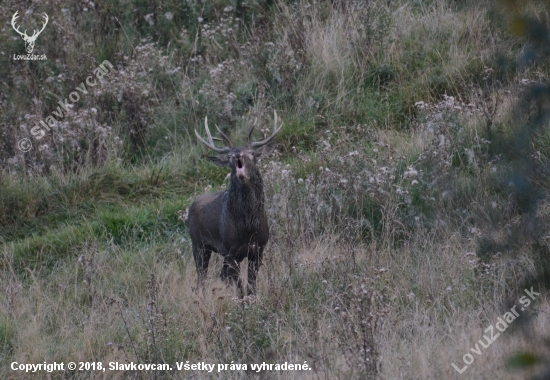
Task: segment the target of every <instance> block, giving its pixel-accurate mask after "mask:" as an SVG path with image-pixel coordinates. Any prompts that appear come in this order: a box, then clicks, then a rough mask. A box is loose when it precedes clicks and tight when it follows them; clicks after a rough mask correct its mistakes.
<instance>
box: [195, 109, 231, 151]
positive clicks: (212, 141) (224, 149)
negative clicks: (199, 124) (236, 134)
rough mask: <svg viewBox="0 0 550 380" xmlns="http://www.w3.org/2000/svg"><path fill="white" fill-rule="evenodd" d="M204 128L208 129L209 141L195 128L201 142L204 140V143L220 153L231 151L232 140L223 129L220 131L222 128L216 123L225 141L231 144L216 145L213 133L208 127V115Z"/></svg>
mask: <svg viewBox="0 0 550 380" xmlns="http://www.w3.org/2000/svg"><path fill="white" fill-rule="evenodd" d="M204 129H206V135H207V136H208V142H207V141H205V140H204V139H203V138H202V137H201V136H200V135H199V133H198V132H197V130H196V129H195V135H197V138H198V139H199V140H200V142H202V143H203V144H204V145H206V146H207V147H209V148H210V149H212V150H213V151H214V152H216V153H220V154H221V153H229V152H230V151H231V140H229V138H228V137H227V136H226V135H225V134H224V133H223V132H222V131H220V129H219V128H218V126H217V125H216V129H217V130H218V132H220V134H221V135H222V137H223V138H224V139H225V141H226V142H227V143H228V144H229V146H228V147H225V148H217V147H216V145H214V140H213V138H212V134H211V133H210V129H208V116H206V117H205V118H204ZM216 140H219V139H218V138H216Z"/></svg>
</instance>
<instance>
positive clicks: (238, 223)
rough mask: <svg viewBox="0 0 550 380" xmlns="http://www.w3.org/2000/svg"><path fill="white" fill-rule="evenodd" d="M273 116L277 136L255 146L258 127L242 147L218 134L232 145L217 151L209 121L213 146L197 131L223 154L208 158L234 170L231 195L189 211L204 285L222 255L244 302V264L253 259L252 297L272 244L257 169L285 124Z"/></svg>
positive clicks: (207, 199) (205, 200) (211, 196)
mask: <svg viewBox="0 0 550 380" xmlns="http://www.w3.org/2000/svg"><path fill="white" fill-rule="evenodd" d="M273 113H274V119H275V120H274V125H273V132H272V133H271V135H270V136H269V137H268V138H266V139H264V140H261V141H256V142H251V141H250V140H251V137H252V132H253V130H254V126H253V127H252V128H251V129H250V132H249V133H248V144H247V145H245V146H243V147H239V148H233V147H232V143H231V140H229V138H228V137H227V136H226V135H225V134H224V133H223V132H222V131H221V130H220V129H219V128H218V126H216V129H217V130H218V132H219V133H220V135H221V136H222V138H223V140H225V142H226V143H227V145H228V146H227V147H224V148H218V147H216V146H215V145H214V141H213V138H212V135H211V134H210V130H209V129H208V118H205V120H204V126H205V129H206V134H207V136H208V141H205V140H204V139H203V138H202V137H201V136H200V135H199V134H198V132H197V130H195V134H196V135H197V138H198V139H199V141H201V142H202V143H203V144H204V145H206V146H207V147H208V148H210V149H212V150H213V151H214V152H216V153H219V154H220V155H219V156H216V157H208V159H209V160H210V161H212V162H213V163H215V164H216V165H219V166H227V167H229V168H230V169H231V179H230V181H229V187H228V189H227V190H225V191H221V192H218V193H207V194H203V195H201V196H199V197H198V198H197V199H196V200H195V202H193V204H192V205H191V208H189V214H188V220H189V234H190V236H191V244H192V246H193V257H194V258H195V265H196V267H197V273H198V284H199V286H202V285H203V281H204V279H205V277H206V272H207V270H208V262H209V261H210V256H211V254H212V252H217V253H219V254H220V255H222V256H223V258H224V259H223V267H222V273H221V278H222V279H224V280H228V281H230V282H231V283H233V284H234V283H235V282H236V283H237V289H238V291H239V294H240V296H241V297H242V296H243V294H244V292H243V288H242V284H241V280H240V278H239V276H240V263H241V261H243V260H244V258H245V257H246V258H248V294H254V293H255V290H256V276H257V274H258V269H259V268H260V265H261V262H262V255H263V251H264V248H265V246H266V244H267V241H268V239H269V227H268V225H267V217H266V215H265V206H264V204H265V196H264V185H263V181H262V177H261V176H260V172H259V170H258V168H257V166H256V164H257V162H258V158H260V156H265V155H268V154H269V153H271V152H272V151H273V148H274V147H275V144H274V140H273V139H274V138H275V136H276V135H277V133H279V131H280V130H281V127H282V124H281V126H279V127H277V112H275V111H274V112H273ZM214 139H216V140H221V139H219V138H214Z"/></svg>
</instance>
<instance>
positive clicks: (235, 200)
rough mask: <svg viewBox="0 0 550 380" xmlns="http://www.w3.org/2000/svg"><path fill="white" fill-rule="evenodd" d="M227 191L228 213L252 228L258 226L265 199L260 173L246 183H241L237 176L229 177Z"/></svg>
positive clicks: (254, 228)
mask: <svg viewBox="0 0 550 380" xmlns="http://www.w3.org/2000/svg"><path fill="white" fill-rule="evenodd" d="M227 192H228V199H227V201H228V202H227V208H228V210H229V212H230V214H231V215H233V216H235V217H236V218H237V219H239V220H242V221H243V222H244V224H245V226H246V227H248V228H250V229H252V230H256V229H257V228H259V226H260V217H261V216H262V215H263V213H264V199H265V198H264V189H263V181H262V178H261V177H260V175H259V174H257V175H256V176H254V178H251V180H250V181H249V182H248V183H246V184H242V183H241V182H240V181H239V180H238V179H237V178H231V182H230V184H229V189H228V190H227Z"/></svg>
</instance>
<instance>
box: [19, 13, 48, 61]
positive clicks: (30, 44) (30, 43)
mask: <svg viewBox="0 0 550 380" xmlns="http://www.w3.org/2000/svg"><path fill="white" fill-rule="evenodd" d="M17 13H18V12H15V14H14V15H13V17H12V19H11V26H12V27H13V29H14V30H15V31H16V32H17V33H18V34H19V35H20V36H21V37H22V38H23V41H25V50H26V51H27V53H29V54H30V53H32V51H33V50H34V42H35V41H36V39H37V38H38V36H39V35H40V33H42V31H43V30H44V28H45V27H46V25H47V24H48V20H49V19H48V15H47V14H46V13H44V14H43V15H42V17H43V18H44V25H42V29H40V30H36V29H35V30H34V32H33V34H32V36H28V35H27V30H26V29H25V31H24V32H23V33H21V32H20V31H19V27H18V26H15V20H16V19H17V17H18V16H17Z"/></svg>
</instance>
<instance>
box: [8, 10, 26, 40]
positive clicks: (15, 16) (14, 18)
mask: <svg viewBox="0 0 550 380" xmlns="http://www.w3.org/2000/svg"><path fill="white" fill-rule="evenodd" d="M17 13H19V11H17V12H15V13H14V14H13V17H12V18H11V26H12V27H13V29H14V30H15V31H16V32H17V33H18V34H19V35H20V36H21V37H23V38H25V37H27V38H28V37H29V36H27V29H25V32H24V33H21V32H20V31H19V27H18V26H17V27H16V26H15V20H17V18H18V17H19V16H17Z"/></svg>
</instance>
